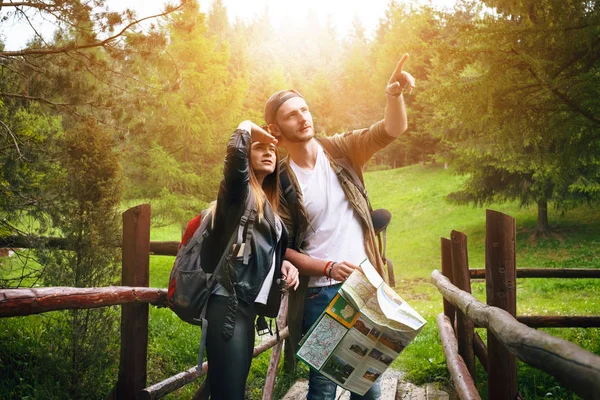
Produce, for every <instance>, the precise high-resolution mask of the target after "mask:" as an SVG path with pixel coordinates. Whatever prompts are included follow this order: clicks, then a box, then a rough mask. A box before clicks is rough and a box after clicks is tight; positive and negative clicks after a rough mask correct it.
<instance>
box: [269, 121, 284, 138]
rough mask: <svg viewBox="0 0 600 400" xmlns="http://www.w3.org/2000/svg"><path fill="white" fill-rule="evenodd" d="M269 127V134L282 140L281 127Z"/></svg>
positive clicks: (272, 125) (270, 125) (271, 125)
mask: <svg viewBox="0 0 600 400" xmlns="http://www.w3.org/2000/svg"><path fill="white" fill-rule="evenodd" d="M268 127H269V133H270V134H271V135H273V136H275V138H276V139H277V140H281V131H280V130H279V127H278V126H277V125H275V124H269V125H268Z"/></svg>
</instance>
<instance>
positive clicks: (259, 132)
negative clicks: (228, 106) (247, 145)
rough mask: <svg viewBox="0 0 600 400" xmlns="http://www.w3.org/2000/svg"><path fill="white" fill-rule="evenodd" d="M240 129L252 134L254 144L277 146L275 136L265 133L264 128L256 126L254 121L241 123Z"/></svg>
mask: <svg viewBox="0 0 600 400" xmlns="http://www.w3.org/2000/svg"><path fill="white" fill-rule="evenodd" d="M238 129H242V130H245V131H247V132H250V136H251V137H252V141H253V142H261V143H267V144H271V143H273V144H277V139H275V136H273V135H271V134H270V133H269V132H267V131H265V130H264V129H263V128H261V127H260V126H258V125H256V124H255V123H254V122H252V121H249V120H246V121H242V122H240V124H239V125H238Z"/></svg>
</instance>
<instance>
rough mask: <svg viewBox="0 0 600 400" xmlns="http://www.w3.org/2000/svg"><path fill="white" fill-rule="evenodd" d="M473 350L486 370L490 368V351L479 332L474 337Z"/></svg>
mask: <svg viewBox="0 0 600 400" xmlns="http://www.w3.org/2000/svg"><path fill="white" fill-rule="evenodd" d="M473 350H474V351H475V355H476V356H477V358H478V359H479V362H480V363H481V365H483V369H485V372H487V370H488V352H487V347H486V346H485V343H483V340H482V339H481V336H479V333H477V332H475V337H474V338H473Z"/></svg>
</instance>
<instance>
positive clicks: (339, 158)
mask: <svg viewBox="0 0 600 400" xmlns="http://www.w3.org/2000/svg"><path fill="white" fill-rule="evenodd" d="M317 142H319V144H320V145H321V147H322V148H323V151H324V152H325V154H326V155H327V156H328V158H329V159H330V160H333V163H331V166H332V167H333V169H334V170H335V173H336V174H337V175H339V174H340V173H345V174H346V175H347V176H348V177H350V181H352V183H353V184H354V186H356V188H357V189H358V190H359V192H360V193H361V194H362V196H363V197H364V198H365V200H366V201H367V205H368V206H369V210H370V211H373V207H371V202H370V201H369V196H368V195H367V189H366V187H365V183H364V182H363V181H362V179H360V177H359V176H358V174H357V173H356V171H355V170H354V167H353V166H352V163H351V162H350V160H349V159H348V157H346V156H345V155H343V154H342V153H341V152H340V151H339V150H338V149H337V148H336V147H335V145H334V144H333V143H331V142H330V141H329V140H324V139H323V138H317Z"/></svg>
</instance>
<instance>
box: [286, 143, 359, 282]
mask: <svg viewBox="0 0 600 400" xmlns="http://www.w3.org/2000/svg"><path fill="white" fill-rule="evenodd" d="M290 165H291V167H292V169H293V171H294V173H295V174H296V178H297V179H298V183H299V184H300V189H301V191H302V197H303V200H304V206H305V209H306V212H307V215H308V220H309V223H310V226H309V227H308V232H307V234H306V236H305V238H304V246H305V247H304V250H305V251H306V253H307V254H308V255H309V256H311V257H313V258H317V259H319V260H326V261H338V262H339V261H349V262H351V263H354V264H360V263H361V262H363V261H364V260H365V259H366V258H367V252H366V251H365V240H364V234H363V230H362V226H361V225H360V222H359V218H358V216H357V215H356V212H355V211H354V209H353V208H352V205H351V204H350V202H349V201H348V198H347V197H346V194H345V193H344V190H343V189H342V185H341V184H340V181H339V179H338V177H337V175H336V174H335V171H334V170H333V168H332V167H331V164H330V163H329V160H328V159H327V156H326V155H325V153H324V152H323V149H322V148H321V146H319V149H318V152H317V161H316V164H315V167H314V169H312V170H310V169H303V168H300V167H299V166H298V165H297V164H296V163H294V161H293V160H292V161H291V162H290ZM311 227H312V228H311ZM330 283H337V281H335V280H332V281H330V279H329V278H328V277H326V276H311V277H310V280H309V282H308V286H309V287H317V286H327V285H329V284H330Z"/></svg>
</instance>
